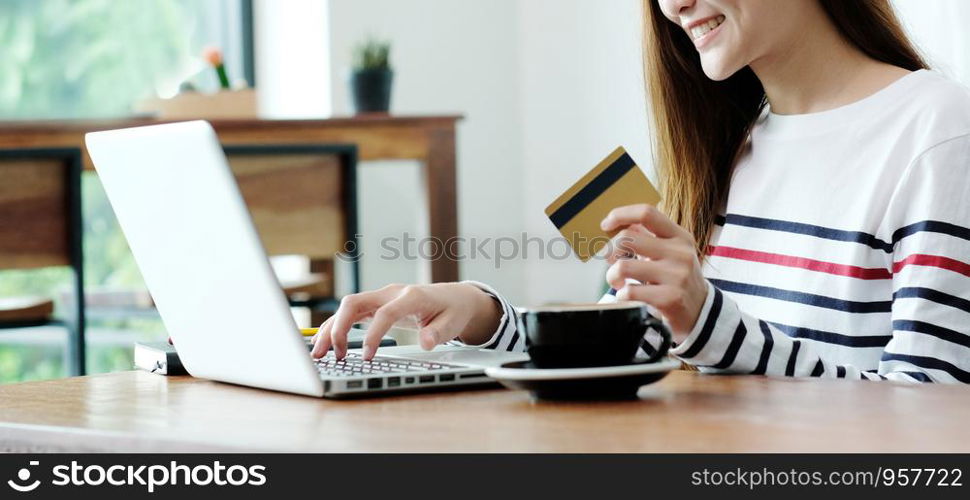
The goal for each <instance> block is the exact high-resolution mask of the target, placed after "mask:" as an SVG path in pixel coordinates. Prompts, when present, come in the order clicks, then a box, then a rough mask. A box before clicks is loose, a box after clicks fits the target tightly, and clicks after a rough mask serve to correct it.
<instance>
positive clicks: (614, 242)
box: [546, 147, 708, 337]
mask: <svg viewBox="0 0 970 500" xmlns="http://www.w3.org/2000/svg"><path fill="white" fill-rule="evenodd" d="M659 202H660V195H659V193H658V192H657V190H656V188H654V187H653V185H652V184H651V183H650V181H649V180H648V179H647V177H646V175H644V174H643V172H642V171H641V170H640V169H639V167H637V165H636V163H634V161H633V159H632V158H631V157H630V155H629V154H627V152H626V150H624V149H623V148H622V147H619V148H617V149H616V150H615V151H613V153H611V154H610V155H609V156H607V157H606V158H605V159H604V160H603V161H601V162H600V163H599V164H598V165H596V167H594V168H593V169H592V170H591V171H590V172H589V173H587V174H586V175H585V176H583V177H582V178H581V179H580V180H579V181H577V182H576V183H575V184H573V185H572V186H571V187H570V188H569V189H568V190H566V192H565V193H563V194H562V195H561V196H559V198H557V199H556V200H555V201H554V202H552V204H551V205H549V207H547V208H546V215H547V216H549V219H550V220H551V221H552V223H553V224H554V225H555V226H556V228H557V229H558V230H559V232H560V233H561V234H562V235H563V237H564V238H566V240H567V241H568V242H569V244H570V246H571V247H572V248H573V250H574V251H575V253H576V256H577V257H579V259H580V260H581V261H583V262H586V261H588V260H589V259H590V258H592V257H594V256H595V255H597V254H598V253H599V252H600V251H602V250H603V247H608V249H607V253H606V259H607V262H608V263H609V264H610V267H609V269H608V270H607V272H606V281H607V283H609V285H610V286H611V287H613V289H614V290H616V297H617V299H618V300H634V301H639V302H644V303H647V304H649V305H651V306H652V307H654V308H655V309H656V310H657V311H658V312H660V313H661V315H662V316H663V319H664V321H666V322H667V324H668V325H669V326H670V328H671V330H672V331H673V332H674V334H675V335H677V336H678V337H684V336H686V335H687V334H688V333H690V331H691V330H692V329H693V327H694V324H695V323H696V322H697V317H698V316H699V315H700V311H701V309H702V307H703V305H704V302H705V300H706V299H707V293H708V285H707V280H706V279H705V278H704V276H703V274H702V273H701V265H700V260H699V259H698V256H697V250H696V248H697V246H696V244H695V241H694V237H693V236H692V235H691V233H690V232H688V231H687V230H686V229H684V228H683V227H681V226H679V225H678V224H677V223H675V222H674V221H672V220H671V219H670V218H668V217H667V216H666V215H664V214H663V213H662V212H661V211H660V210H659V209H657V204H658V203H659Z"/></svg>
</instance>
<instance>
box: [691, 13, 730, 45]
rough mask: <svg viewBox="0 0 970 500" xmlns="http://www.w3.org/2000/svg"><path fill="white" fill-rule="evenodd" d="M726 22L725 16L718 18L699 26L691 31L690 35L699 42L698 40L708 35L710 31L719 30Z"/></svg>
mask: <svg viewBox="0 0 970 500" xmlns="http://www.w3.org/2000/svg"><path fill="white" fill-rule="evenodd" d="M723 22H724V16H717V17H715V18H714V19H710V20H708V21H707V22H706V23H702V24H699V25H697V26H694V27H693V28H691V29H690V35H691V36H692V37H693V38H694V40H697V39H698V38H700V37H702V36H704V35H706V34H707V33H708V32H709V31H711V30H712V29H714V28H717V27H718V26H720V25H721V23H723Z"/></svg>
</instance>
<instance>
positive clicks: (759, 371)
mask: <svg viewBox="0 0 970 500" xmlns="http://www.w3.org/2000/svg"><path fill="white" fill-rule="evenodd" d="M758 325H759V326H760V327H761V333H762V335H764V336H765V343H764V345H762V346H761V358H760V359H758V366H757V367H755V369H754V371H753V372H751V374H752V375H764V374H765V372H766V371H767V370H768V359H769V358H770V357H771V349H772V347H774V345H775V339H774V338H773V337H772V336H771V329H770V328H768V323H765V322H764V321H760V320H759V321H758Z"/></svg>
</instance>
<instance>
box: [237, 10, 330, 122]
mask: <svg viewBox="0 0 970 500" xmlns="http://www.w3.org/2000/svg"><path fill="white" fill-rule="evenodd" d="M253 16H254V18H255V19H256V22H255V34H254V46H255V47H254V52H255V57H256V81H257V86H258V87H259V91H260V92H259V97H260V99H259V112H260V115H261V116H263V117H266V118H326V117H328V116H330V75H329V67H330V51H329V41H328V40H327V24H328V6H327V0H285V1H280V0H255V1H254V2H253Z"/></svg>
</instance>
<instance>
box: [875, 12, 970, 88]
mask: <svg viewBox="0 0 970 500" xmlns="http://www.w3.org/2000/svg"><path fill="white" fill-rule="evenodd" d="M893 6H894V7H895V8H896V12H897V13H898V14H899V18H900V20H901V21H902V22H903V24H904V25H905V26H906V28H907V31H908V32H909V35H910V37H912V39H913V42H915V43H916V44H917V45H918V46H919V47H920V49H921V50H922V52H923V55H924V56H926V58H927V59H928V60H929V63H930V65H931V66H932V67H933V68H934V69H937V70H939V71H941V72H943V73H944V74H946V75H948V76H950V77H952V78H955V79H957V80H959V81H961V82H963V83H964V84H970V32H968V31H967V30H966V28H964V26H963V20H964V19H967V17H968V16H970V2H968V1H967V0H933V2H925V1H920V0H893Z"/></svg>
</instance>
